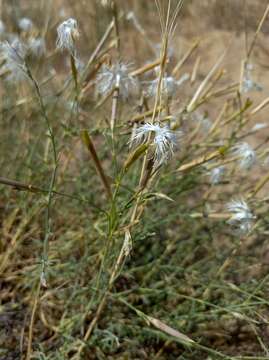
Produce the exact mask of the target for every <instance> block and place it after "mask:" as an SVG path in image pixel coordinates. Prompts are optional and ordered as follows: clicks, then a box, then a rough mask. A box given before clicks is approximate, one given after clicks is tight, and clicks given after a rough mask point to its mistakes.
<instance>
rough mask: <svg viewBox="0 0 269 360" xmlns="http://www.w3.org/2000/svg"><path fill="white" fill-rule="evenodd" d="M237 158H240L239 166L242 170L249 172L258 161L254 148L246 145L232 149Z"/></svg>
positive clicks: (241, 144)
mask: <svg viewBox="0 0 269 360" xmlns="http://www.w3.org/2000/svg"><path fill="white" fill-rule="evenodd" d="M232 151H233V153H234V155H235V156H238V157H239V161H238V163H239V166H240V167H241V169H245V170H248V169H250V168H251V167H252V165H253V164H254V163H255V161H256V153H255V151H254V150H253V149H252V147H251V146H250V145H249V144H248V143H246V142H243V143H239V144H237V145H235V146H234V147H233V148H232Z"/></svg>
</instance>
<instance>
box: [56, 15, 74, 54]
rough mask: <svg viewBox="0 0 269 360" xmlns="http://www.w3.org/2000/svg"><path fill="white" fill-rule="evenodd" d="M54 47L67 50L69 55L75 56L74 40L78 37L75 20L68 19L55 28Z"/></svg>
mask: <svg viewBox="0 0 269 360" xmlns="http://www.w3.org/2000/svg"><path fill="white" fill-rule="evenodd" d="M57 34H58V37H57V41H56V46H57V48H58V49H61V50H64V49H66V50H68V51H69V52H70V54H72V55H74V54H75V40H76V38H77V37H78V36H79V31H78V23H77V20H75V19H73V18H70V19H68V20H66V21H64V22H62V23H61V24H60V25H59V26H58V27H57Z"/></svg>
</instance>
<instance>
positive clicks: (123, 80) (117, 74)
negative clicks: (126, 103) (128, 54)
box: [96, 62, 138, 100]
mask: <svg viewBox="0 0 269 360" xmlns="http://www.w3.org/2000/svg"><path fill="white" fill-rule="evenodd" d="M115 88H118V89H119V94H120V97H122V98H123V99H125V100H126V99H127V98H128V97H129V96H130V95H132V94H135V93H136V92H137V90H138V82H137V80H136V79H135V78H134V77H133V76H131V75H130V66H129V65H128V64H124V63H122V62H118V63H115V64H113V65H112V66H108V65H103V66H102V68H101V70H100V71H99V73H98V74H97V78H96V90H97V92H98V94H100V95H102V96H106V95H108V94H109V93H110V92H111V91H113V89H115Z"/></svg>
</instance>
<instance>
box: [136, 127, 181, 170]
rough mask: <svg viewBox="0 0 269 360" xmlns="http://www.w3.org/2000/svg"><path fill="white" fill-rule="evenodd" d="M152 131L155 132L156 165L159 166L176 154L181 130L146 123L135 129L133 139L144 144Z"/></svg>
mask: <svg viewBox="0 0 269 360" xmlns="http://www.w3.org/2000/svg"><path fill="white" fill-rule="evenodd" d="M150 133H153V134H154V140H153V143H154V145H155V152H154V166H155V167H158V166H160V165H162V164H163V163H165V162H167V161H168V160H169V159H170V158H171V157H172V156H173V155H174V148H175V147H176V145H177V139H178V136H179V135H180V132H175V131H172V130H170V129H169V128H168V126H164V127H161V126H160V125H154V124H149V123H146V124H144V125H142V126H140V127H138V128H137V129H136V130H135V133H134V136H133V139H132V141H133V142H134V143H136V144H137V145H138V144H139V145H140V144H143V143H145V142H146V141H147V138H148V135H149V134H150Z"/></svg>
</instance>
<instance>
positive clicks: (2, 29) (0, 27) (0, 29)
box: [0, 20, 6, 36]
mask: <svg viewBox="0 0 269 360" xmlns="http://www.w3.org/2000/svg"><path fill="white" fill-rule="evenodd" d="M5 31H6V27H5V24H4V23H3V21H2V20H0V36H1V35H4V33H5Z"/></svg>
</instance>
